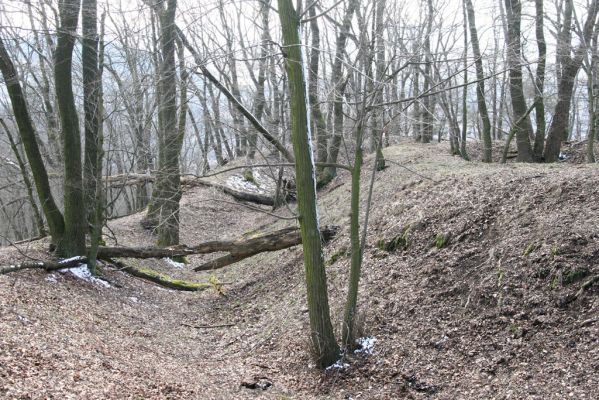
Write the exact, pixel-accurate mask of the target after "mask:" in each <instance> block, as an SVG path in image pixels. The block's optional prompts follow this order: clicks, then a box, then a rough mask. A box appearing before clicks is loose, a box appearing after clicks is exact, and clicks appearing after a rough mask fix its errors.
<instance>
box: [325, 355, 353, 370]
mask: <svg viewBox="0 0 599 400" xmlns="http://www.w3.org/2000/svg"><path fill="white" fill-rule="evenodd" d="M346 368H349V364H348V363H345V362H343V358H340V359H339V360H337V362H336V363H335V364H333V365H329V366H328V367H326V368H325V371H342V370H344V369H346Z"/></svg>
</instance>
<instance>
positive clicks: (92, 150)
mask: <svg viewBox="0 0 599 400" xmlns="http://www.w3.org/2000/svg"><path fill="white" fill-rule="evenodd" d="M97 12H98V11H97V4H96V0H83V1H82V9H81V14H82V18H81V28H82V32H83V40H82V49H81V61H82V64H83V108H84V112H85V155H84V164H83V177H84V196H85V206H86V217H87V219H86V220H87V222H88V226H90V227H92V226H95V225H96V221H95V219H96V208H97V206H96V204H95V199H96V187H97V178H99V176H98V152H99V149H98V147H99V143H100V139H99V138H98V130H99V124H100V115H99V109H100V104H99V102H98V100H99V93H100V85H101V81H100V79H101V77H100V75H99V73H98V72H99V68H98V30H97V21H98V15H97Z"/></svg>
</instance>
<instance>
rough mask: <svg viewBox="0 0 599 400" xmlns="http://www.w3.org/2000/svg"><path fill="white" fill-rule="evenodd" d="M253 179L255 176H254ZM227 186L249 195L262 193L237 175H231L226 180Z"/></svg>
mask: <svg viewBox="0 0 599 400" xmlns="http://www.w3.org/2000/svg"><path fill="white" fill-rule="evenodd" d="M254 179H256V178H255V176H254ZM227 186H229V187H230V188H232V189H236V190H241V191H243V192H249V193H264V192H263V191H262V190H260V189H259V188H258V187H257V186H256V185H255V184H254V183H252V182H248V181H246V180H245V179H243V178H242V177H241V176H239V175H233V176H231V177H229V179H227Z"/></svg>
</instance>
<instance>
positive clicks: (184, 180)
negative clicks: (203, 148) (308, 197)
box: [104, 174, 290, 206]
mask: <svg viewBox="0 0 599 400" xmlns="http://www.w3.org/2000/svg"><path fill="white" fill-rule="evenodd" d="M155 179H156V177H155V176H153V175H148V174H121V175H113V176H107V177H105V178H104V182H105V183H106V184H107V185H108V186H109V187H122V186H129V185H139V184H143V183H152V182H154V181H155ZM181 185H182V186H187V187H196V186H207V187H213V188H215V189H218V190H221V191H223V192H224V193H226V194H228V195H231V196H233V197H234V198H236V199H238V200H242V201H249V202H251V203H256V204H262V205H265V206H272V205H274V203H275V201H274V197H271V196H268V195H265V194H261V193H252V192H244V191H241V190H237V189H233V188H231V187H229V186H227V185H223V184H219V183H215V182H210V181H209V180H207V179H202V178H200V177H197V176H183V177H181ZM287 200H290V197H289V196H288V199H287Z"/></svg>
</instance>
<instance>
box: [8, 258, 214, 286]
mask: <svg viewBox="0 0 599 400" xmlns="http://www.w3.org/2000/svg"><path fill="white" fill-rule="evenodd" d="M103 261H106V262H109V263H110V264H112V265H114V266H115V267H117V268H119V270H120V271H123V272H126V273H128V274H130V275H133V276H135V277H137V278H141V279H144V280H147V281H150V282H153V283H156V284H158V285H160V286H164V287H166V288H169V289H174V290H183V291H192V292H196V291H199V290H204V289H208V288H210V287H213V286H214V285H213V284H211V283H196V282H188V281H184V280H179V279H173V278H171V277H169V276H166V275H163V274H161V273H158V272H156V271H153V270H150V269H145V268H134V267H131V266H127V265H125V264H123V263H122V262H120V261H114V260H103ZM85 263H87V258H86V257H73V258H70V259H66V260H62V261H53V260H40V261H27V262H23V263H20V264H15V265H7V266H2V267H0V275H4V274H8V273H11V272H16V271H23V270H26V269H43V270H45V271H47V272H50V271H56V270H59V269H69V268H74V267H77V266H79V265H81V264H85Z"/></svg>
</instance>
